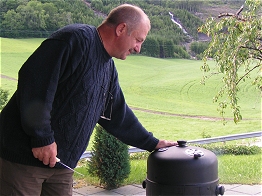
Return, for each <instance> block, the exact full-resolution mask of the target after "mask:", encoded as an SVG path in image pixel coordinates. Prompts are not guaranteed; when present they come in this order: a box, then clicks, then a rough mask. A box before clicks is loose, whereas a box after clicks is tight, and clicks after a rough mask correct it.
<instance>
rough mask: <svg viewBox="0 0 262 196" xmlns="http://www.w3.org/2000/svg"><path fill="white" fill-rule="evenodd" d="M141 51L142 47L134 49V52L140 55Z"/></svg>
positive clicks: (138, 46) (137, 46)
mask: <svg viewBox="0 0 262 196" xmlns="http://www.w3.org/2000/svg"><path fill="white" fill-rule="evenodd" d="M140 50H141V45H136V47H135V48H134V51H135V52H136V53H140Z"/></svg>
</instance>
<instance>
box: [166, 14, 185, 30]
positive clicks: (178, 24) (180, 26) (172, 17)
mask: <svg viewBox="0 0 262 196" xmlns="http://www.w3.org/2000/svg"><path fill="white" fill-rule="evenodd" d="M168 13H169V15H170V16H171V21H172V22H173V23H175V24H176V25H177V26H178V27H179V28H180V29H181V30H182V31H183V33H184V34H186V35H188V33H187V31H186V30H185V29H184V27H183V26H182V25H181V24H180V23H178V22H177V21H176V20H175V19H174V15H173V14H172V13H171V12H168Z"/></svg>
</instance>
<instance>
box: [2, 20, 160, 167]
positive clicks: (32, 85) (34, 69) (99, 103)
mask: <svg viewBox="0 0 262 196" xmlns="http://www.w3.org/2000/svg"><path fill="white" fill-rule="evenodd" d="M103 114H105V116H106V117H107V118H109V117H110V116H111V120H106V119H102V118H101V117H100V116H101V115H103ZM97 123H99V124H100V125H101V126H103V127H104V128H105V129H106V130H107V131H108V132H109V133H111V134H113V135H114V136H115V137H117V138H118V139H120V140H121V141H123V142H125V143H126V144H129V145H132V146H136V147H139V148H141V149H145V150H148V151H152V150H154V148H155V147H156V145H157V143H158V139H156V138H155V137H153V135H152V134H151V133H149V132H148V131H146V130H145V128H144V127H143V126H142V125H141V124H140V123H139V121H138V119H137V118H136V117H135V115H134V114H133V112H132V111H131V109H130V108H129V107H128V106H127V104H126V102H125V99H124V96H123V93H122V90H121V88H120V86H119V82H118V75H117V71H116V67H115V65H114V62H113V60H112V58H111V57H110V56H109V55H108V53H107V52H106V50H105V49H104V47H103V44H102V43H101V41H100V39H99V35H98V33H97V31H96V28H95V27H93V26H89V25H82V24H74V25H69V26H66V27H64V28H62V29H60V30H58V31H57V32H55V33H54V34H53V35H51V36H50V37H49V38H48V39H46V40H45V41H43V43H42V44H41V45H40V47H39V48H38V49H37V50H36V51H35V52H34V53H33V54H32V55H31V56H30V57H29V58H28V60H27V61H26V62H25V63H24V64H23V66H22V67H21V69H20V71H19V78H18V87H17V90H16V92H15V93H14V95H13V96H12V98H11V99H10V101H9V102H8V104H7V105H6V107H5V108H4V109H3V110H2V112H1V116H0V142H1V146H0V147H1V148H0V156H1V157H2V158H4V159H6V160H9V161H13V162H16V163H20V164H26V165H32V166H39V167H46V166H45V165H44V164H43V163H42V162H41V161H39V160H38V159H36V158H34V157H33V154H32V148H33V147H41V146H45V145H49V144H51V143H53V142H56V143H57V147H58V155H57V157H59V158H60V159H61V161H62V162H64V163H66V164H67V165H68V166H70V167H73V168H74V167H75V166H76V164H77V162H78V160H79V158H80V156H81V155H82V153H83V152H84V151H85V150H86V147H87V145H88V141H89V139H90V135H91V134H92V131H93V129H94V127H95V125H96V124H97Z"/></svg>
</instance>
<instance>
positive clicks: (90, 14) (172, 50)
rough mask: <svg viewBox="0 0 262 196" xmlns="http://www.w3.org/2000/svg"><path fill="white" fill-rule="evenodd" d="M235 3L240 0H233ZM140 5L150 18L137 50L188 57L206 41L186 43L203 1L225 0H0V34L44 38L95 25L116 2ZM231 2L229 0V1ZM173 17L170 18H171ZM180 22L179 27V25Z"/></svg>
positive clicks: (191, 39)
mask: <svg viewBox="0 0 262 196" xmlns="http://www.w3.org/2000/svg"><path fill="white" fill-rule="evenodd" d="M235 2H237V3H241V2H243V0H235ZM123 3H129V4H134V5H137V6H139V7H141V8H142V9H143V10H144V11H145V13H146V14H147V15H148V16H149V18H150V20H151V26H152V28H151V31H150V33H149V34H148V36H147V39H146V41H145V43H144V45H143V47H142V50H141V54H143V55H147V56H152V57H158V58H159V57H160V58H191V57H192V55H196V54H200V53H201V52H203V50H204V49H205V48H206V47H207V44H203V43H201V44H198V43H194V44H193V46H194V47H192V51H193V53H192V52H191V53H189V51H188V49H186V47H185V46H186V44H187V43H191V42H195V41H198V31H197V29H198V27H199V26H201V25H202V24H203V20H201V19H200V18H199V17H197V16H196V13H198V12H201V9H203V6H204V5H206V4H217V3H221V4H226V3H228V2H227V0H221V1H219V2H217V1H213V2H212V1H207V0H202V1H199V0H183V1H176V0H1V1H0V9H1V12H0V21H1V22H0V29H1V31H0V37H8V38H33V37H37V38H46V37H48V36H49V35H50V34H51V33H52V32H54V31H55V30H57V29H59V28H61V27H63V26H65V25H68V24H72V23H85V24H90V25H94V26H98V25H99V24H100V23H101V22H102V21H103V19H104V18H105V17H106V15H107V14H108V13H109V11H110V10H111V9H112V8H114V7H116V6H117V5H120V4H123ZM230 3H231V4H232V1H231V2H230ZM171 19H173V21H172V20H171ZM175 22H176V23H177V24H181V25H182V27H183V29H181V28H180V27H179V25H177V24H175Z"/></svg>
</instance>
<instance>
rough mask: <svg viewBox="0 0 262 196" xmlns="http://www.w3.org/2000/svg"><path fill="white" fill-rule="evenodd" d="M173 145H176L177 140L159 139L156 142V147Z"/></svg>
mask: <svg viewBox="0 0 262 196" xmlns="http://www.w3.org/2000/svg"><path fill="white" fill-rule="evenodd" d="M175 145H177V142H173V141H167V140H159V142H158V144H157V145H156V149H159V148H165V147H170V146H175Z"/></svg>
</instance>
